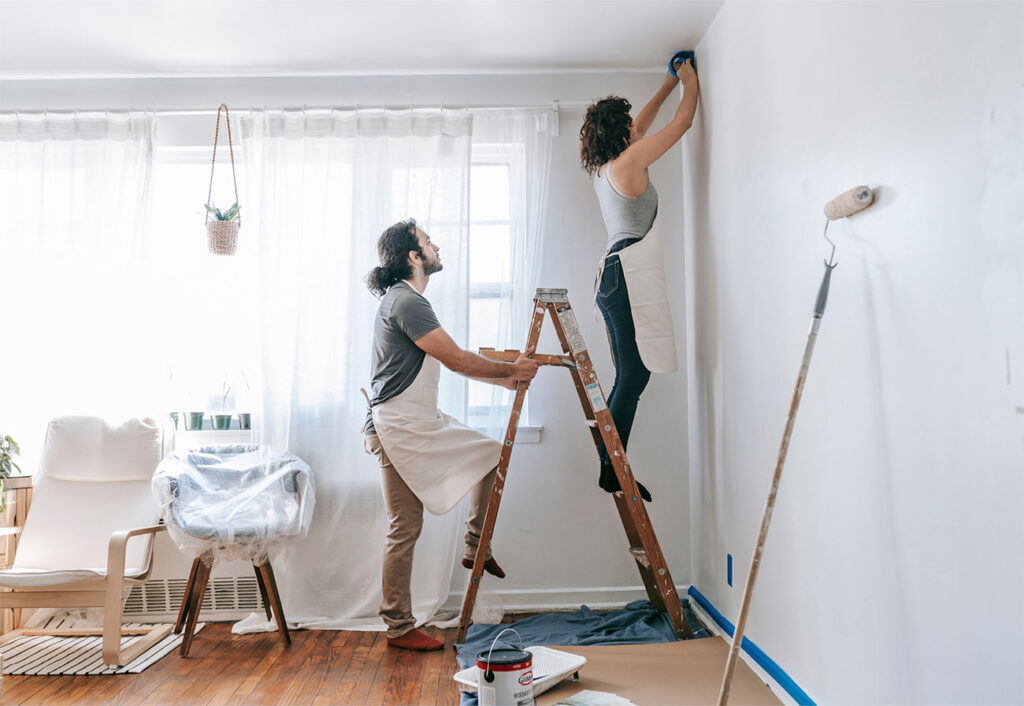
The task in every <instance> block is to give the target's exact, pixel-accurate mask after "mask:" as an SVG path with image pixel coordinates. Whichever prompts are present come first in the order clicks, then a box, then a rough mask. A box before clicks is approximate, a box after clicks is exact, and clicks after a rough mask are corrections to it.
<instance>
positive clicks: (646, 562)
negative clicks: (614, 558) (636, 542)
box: [629, 547, 651, 569]
mask: <svg viewBox="0 0 1024 706" xmlns="http://www.w3.org/2000/svg"><path fill="white" fill-rule="evenodd" d="M629 553H630V554H632V555H633V558H634V559H636V560H637V561H638V562H639V563H640V564H641V565H642V566H643V567H644V568H645V569H649V568H651V560H650V559H648V558H647V551H646V550H645V549H640V548H639V547H630V548H629Z"/></svg>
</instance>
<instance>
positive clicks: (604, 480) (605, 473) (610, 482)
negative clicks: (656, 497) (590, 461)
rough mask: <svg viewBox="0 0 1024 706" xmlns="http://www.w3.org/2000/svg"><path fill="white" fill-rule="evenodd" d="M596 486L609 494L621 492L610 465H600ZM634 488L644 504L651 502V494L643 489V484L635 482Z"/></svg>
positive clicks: (612, 467)
mask: <svg viewBox="0 0 1024 706" xmlns="http://www.w3.org/2000/svg"><path fill="white" fill-rule="evenodd" d="M597 484H598V485H599V486H601V489H602V490H604V491H607V492H609V493H617V492H619V491H620V490H622V488H621V487H620V486H619V479H618V477H617V476H616V475H615V468H614V466H612V465H611V464H610V463H602V464H601V477H600V479H599V480H598V481H597ZM636 486H637V488H639V489H640V497H641V498H643V499H644V500H645V501H646V502H651V493H650V491H648V490H647V488H645V487H644V484H643V483H641V482H640V481H637V482H636Z"/></svg>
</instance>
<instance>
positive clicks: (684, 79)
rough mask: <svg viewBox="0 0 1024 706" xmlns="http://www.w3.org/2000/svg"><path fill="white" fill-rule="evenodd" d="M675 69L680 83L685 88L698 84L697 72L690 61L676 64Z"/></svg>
mask: <svg viewBox="0 0 1024 706" xmlns="http://www.w3.org/2000/svg"><path fill="white" fill-rule="evenodd" d="M675 67H676V74H677V75H678V76H679V82H680V83H682V84H683V85H684V86H694V85H696V84H697V72H696V71H694V70H693V66H691V65H690V60H689V59H687V60H686V61H683V62H681V63H678V64H676V65H675ZM671 75H672V74H671V73H669V76H671Z"/></svg>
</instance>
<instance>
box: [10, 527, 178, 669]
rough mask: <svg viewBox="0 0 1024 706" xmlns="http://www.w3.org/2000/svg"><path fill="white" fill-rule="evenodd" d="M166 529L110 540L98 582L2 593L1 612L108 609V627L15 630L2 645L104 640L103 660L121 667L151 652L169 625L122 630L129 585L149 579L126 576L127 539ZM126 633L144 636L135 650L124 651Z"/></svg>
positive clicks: (125, 533) (143, 529)
mask: <svg viewBox="0 0 1024 706" xmlns="http://www.w3.org/2000/svg"><path fill="white" fill-rule="evenodd" d="M21 529H22V528H21V527H11V528H4V534H20V533H21ZM166 529H167V528H166V527H165V526H164V525H153V526H151V527H140V528H137V529H132V530H120V531H118V532H115V533H114V534H113V535H112V536H111V537H110V544H109V545H108V549H107V574H106V576H105V577H103V578H98V579H96V580H87V581H79V582H76V583H74V584H67V585H60V586H54V587H45V586H41V587H39V588H38V589H37V588H31V589H24V588H14V589H12V590H8V591H3V592H0V608H13V609H21V608H103V627H102V629H100V628H71V629H67V628H65V629H50V630H47V629H42V630H35V629H25V628H19V629H17V630H12V631H11V632H9V633H6V634H5V635H3V636H2V637H0V645H3V644H5V643H8V642H10V641H11V640H14V639H16V638H19V637H22V636H27V635H54V636H65V637H80V636H84V635H102V636H103V662H104V663H105V664H108V665H112V666H117V667H122V666H124V665H126V664H129V663H130V662H131V661H132V660H134V659H135V658H137V657H138V656H139V655H141V654H142V653H144V652H145V651H146V650H148V649H149V648H151V647H152V646H153V645H155V644H156V643H157V642H159V641H160V640H162V639H163V638H164V637H166V636H167V635H168V634H170V632H171V626H170V625H167V624H162V625H154V626H153V627H150V628H129V629H128V630H124V629H123V628H122V626H121V620H122V615H123V612H124V592H125V587H126V586H131V585H133V584H141V583H142V582H143V581H145V580H146V578H147V577H148V575H149V570H148V569H147V571H146V574H144V575H143V576H139V577H134V578H126V577H125V575H124V565H125V552H126V550H127V547H128V540H129V539H131V538H132V537H137V536H139V535H144V534H156V533H157V532H162V531H164V530H166ZM149 566H150V568H152V548H151V549H150V560H149ZM122 635H144V636H145V637H143V638H142V639H141V640H137V641H136V642H135V643H134V644H132V645H131V646H129V647H127V648H125V649H123V650H122V649H121V637H122Z"/></svg>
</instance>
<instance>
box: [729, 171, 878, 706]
mask: <svg viewBox="0 0 1024 706" xmlns="http://www.w3.org/2000/svg"><path fill="white" fill-rule="evenodd" d="M874 199H875V195H874V192H872V191H871V189H870V188H868V187H866V186H857V187H854V188H853V189H850V190H849V191H844V192H843V193H841V194H839V196H836V197H835V198H834V199H832V200H831V201H829V202H828V203H827V204H825V217H826V219H827V220H826V221H825V232H824V233H823V237H824V238H825V240H827V241H828V243H829V245H831V246H832V253H831V254H830V255H829V259H828V260H826V261H825V275H824V276H823V277H822V279H821V285H820V286H819V287H818V296H817V299H816V300H815V302H814V315H813V317H812V318H811V330H810V332H809V333H808V334H807V345H806V346H805V347H804V357H803V360H802V362H801V363H800V373H799V375H798V376H797V379H796V389H795V390H794V391H793V399H792V401H791V402H790V405H789V416H788V417H787V418H786V428H785V430H784V431H783V432H782V444H781V445H780V447H779V455H778V458H777V460H776V463H775V475H774V476H773V477H772V484H771V488H770V490H769V491H768V500H767V502H766V503H765V508H764V515H763V516H762V517H761V529H760V531H759V532H758V535H757V545H756V546H755V548H754V556H753V557H752V558H751V560H750V571H749V573H748V574H747V584H746V586H745V587H744V589H743V601H742V603H741V604H740V614H739V617H738V618H737V619H736V629H735V631H734V632H733V635H732V645H731V647H730V648H729V658H728V660H727V661H726V663H725V673H724V674H723V675H722V688H721V691H719V693H718V704H719V706H725V704H726V703H727V702H728V700H729V690H730V689H731V688H732V677H733V673H734V672H735V670H736V659H737V657H738V656H739V649H740V646H741V645H742V644H743V631H744V629H745V628H746V625H747V614H748V613H749V611H750V599H751V597H752V596H753V593H754V582H755V581H756V580H757V572H758V569H760V567H761V556H762V554H763V553H764V545H765V540H766V539H767V538H768V527H769V526H770V525H771V521H772V512H773V511H774V509H775V497H776V495H777V494H778V492H779V482H780V481H781V480H782V466H783V464H784V463H785V462H786V454H787V452H788V451H789V440H790V437H791V436H792V434H793V423H794V422H795V421H796V412H797V409H799V407H800V398H801V397H802V396H803V392H804V382H806V380H807V369H808V367H810V364H811V355H813V353H814V343H815V341H816V340H817V339H818V329H819V327H820V326H821V319H822V317H823V316H824V315H825V305H826V304H827V303H828V290H829V285H830V283H831V280H832V270H834V269H835V268H836V265H837V264H839V263H837V262H836V261H835V254H836V245H835V243H833V242H832V240H831V239H830V238H829V237H828V224H829V223H831V222H832V221H834V220H838V219H840V218H846V217H848V216H852V215H853V214H855V213H858V212H859V211H863V210H864V209H865V208H867V207H868V206H870V205H871V204H872V202H873V201H874Z"/></svg>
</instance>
